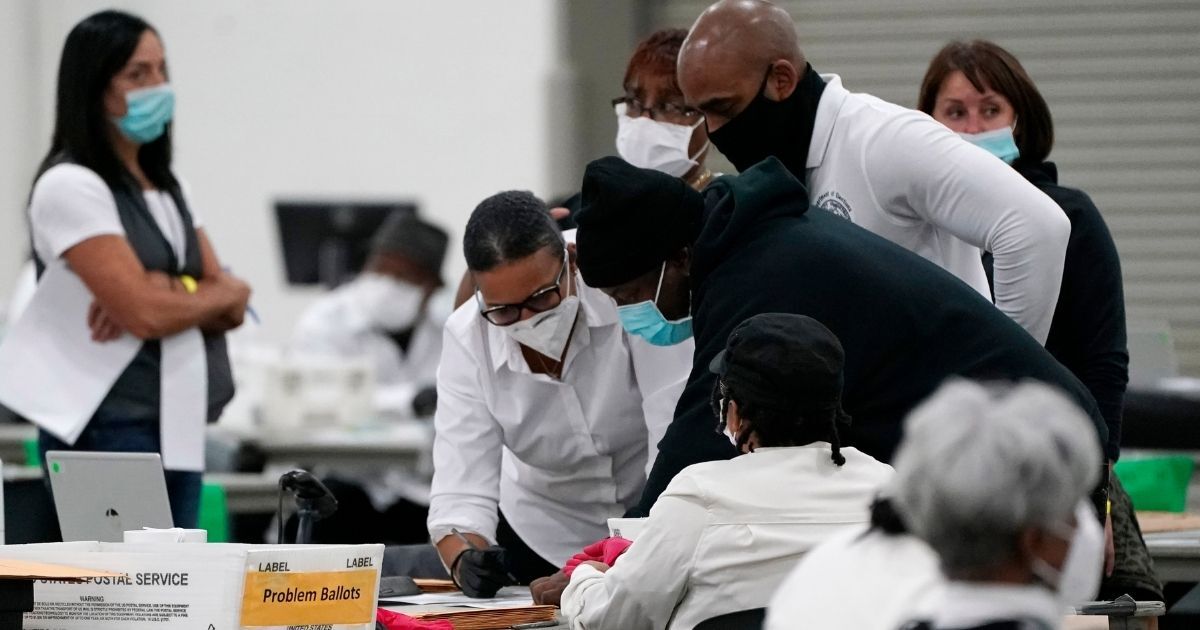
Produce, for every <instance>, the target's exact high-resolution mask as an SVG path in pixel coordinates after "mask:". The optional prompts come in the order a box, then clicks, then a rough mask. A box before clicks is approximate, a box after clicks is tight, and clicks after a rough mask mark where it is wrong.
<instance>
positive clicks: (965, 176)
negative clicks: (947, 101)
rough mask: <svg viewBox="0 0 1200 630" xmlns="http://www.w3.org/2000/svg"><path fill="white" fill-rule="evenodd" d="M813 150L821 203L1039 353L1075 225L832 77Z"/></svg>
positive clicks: (950, 137) (949, 136)
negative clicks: (1014, 330)
mask: <svg viewBox="0 0 1200 630" xmlns="http://www.w3.org/2000/svg"><path fill="white" fill-rule="evenodd" d="M822 78H824V79H825V80H826V85H825V91H824V93H823V94H822V95H821V101H820V103H819V104H818V105H817V115H816V122H815V125H814V129H813V136H812V142H811V144H810V145H809V149H808V162H807V164H806V166H807V183H808V187H809V194H810V196H811V199H812V203H813V205H816V206H819V207H821V208H824V209H825V210H828V211H830V212H833V213H834V214H837V215H839V216H842V217H844V218H848V219H850V220H851V221H853V222H854V223H855V224H857V225H861V226H862V227H864V228H866V229H868V230H870V231H872V232H874V233H876V234H878V235H880V236H882V237H884V238H886V239H888V240H890V241H892V242H893V243H896V244H897V245H900V246H902V247H904V248H906V249H908V250H910V251H913V252H915V253H917V254H920V255H921V256H923V257H925V258H927V259H929V260H930V261H933V262H934V263H936V264H938V265H940V266H941V267H942V268H943V269H945V270H947V271H949V272H950V273H952V274H954V275H955V276H958V278H959V279H961V280H962V281H963V282H966V283H967V284H969V285H971V286H972V287H973V288H975V290H977V291H979V292H980V293H982V294H983V296H984V297H986V298H988V299H989V300H990V299H991V297H992V294H991V292H990V291H989V289H988V283H987V277H986V275H985V274H984V270H983V265H982V263H981V262H980V250H986V251H989V252H992V255H993V256H994V258H995V268H994V282H995V296H996V299H995V303H996V306H997V307H998V308H999V309H1000V310H1001V311H1003V312H1004V313H1005V314H1006V315H1008V316H1009V317H1011V318H1012V319H1013V320H1014V321H1016V322H1017V323H1018V324H1020V325H1021V327H1022V328H1024V329H1025V330H1027V331H1029V334H1031V335H1033V337H1034V338H1035V339H1037V340H1038V341H1039V342H1041V343H1043V344H1044V343H1045V342H1046V336H1047V334H1049V332H1050V320H1051V319H1052V318H1053V316H1054V307H1055V305H1056V304H1057V302H1058V290H1059V286H1060V285H1061V284H1062V271H1063V261H1064V259H1065V258H1066V251H1067V239H1068V238H1069V237H1070V235H1071V223H1070V221H1069V220H1068V219H1067V217H1066V215H1065V214H1063V212H1062V209H1061V208H1059V207H1058V205H1057V204H1055V203H1054V201H1053V200H1051V199H1050V198H1049V197H1047V196H1046V195H1045V194H1043V193H1042V192H1041V191H1039V190H1038V189H1037V188H1035V187H1034V186H1033V185H1032V184H1030V183H1029V182H1027V181H1025V178H1023V177H1021V175H1019V174H1018V173H1017V172H1016V171H1015V170H1013V169H1012V168H1011V167H1010V166H1008V165H1007V164H1005V163H1004V162H1002V161H1000V160H998V159H996V158H995V157H994V156H992V155H991V154H989V153H987V152H986V151H984V150H983V149H980V148H978V147H976V146H974V145H972V144H970V143H968V142H966V141H964V140H962V139H961V138H959V137H958V135H957V134H955V133H954V132H952V131H950V130H949V129H947V128H946V127H945V126H943V125H942V124H941V123H939V122H937V121H935V120H933V119H932V118H930V117H929V116H926V115H925V114H923V113H921V112H918V111H915V110H911V109H907V108H904V107H900V106H899V105H894V104H892V103H888V102H886V101H882V100H880V99H878V98H875V97H874V96H870V95H868V94H858V93H851V92H849V91H847V90H846V88H844V87H842V81H841V79H840V78H839V77H838V76H837V75H832V74H831V75H822Z"/></svg>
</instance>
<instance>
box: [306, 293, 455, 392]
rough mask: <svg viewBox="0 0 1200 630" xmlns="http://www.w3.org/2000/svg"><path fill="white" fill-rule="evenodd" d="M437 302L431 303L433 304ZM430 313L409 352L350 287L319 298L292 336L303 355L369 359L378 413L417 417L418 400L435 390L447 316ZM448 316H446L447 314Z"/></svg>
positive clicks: (422, 320) (431, 309)
mask: <svg viewBox="0 0 1200 630" xmlns="http://www.w3.org/2000/svg"><path fill="white" fill-rule="evenodd" d="M434 303H435V300H433V299H430V304H431V305H432V304H434ZM437 311H438V309H437V308H429V309H427V312H426V314H425V316H424V317H422V318H421V320H420V321H419V322H418V323H417V325H416V329H415V330H414V332H413V336H412V340H411V341H410V342H409V344H408V351H407V352H404V351H402V350H401V349H400V347H399V346H397V345H396V343H395V342H394V341H392V339H391V338H390V337H388V336H387V335H385V334H383V333H382V332H380V331H378V330H376V329H375V328H374V327H373V326H372V325H371V321H370V319H369V318H368V316H367V313H366V312H365V310H364V309H363V307H362V305H361V304H359V302H358V301H357V299H356V295H355V292H354V287H353V285H352V283H351V284H345V285H342V286H340V287H338V288H336V289H334V290H333V291H331V292H329V293H328V294H327V295H324V296H322V297H321V298H319V299H318V300H317V301H316V302H315V303H313V305H312V306H310V307H309V308H308V310H307V311H305V312H304V315H303V316H302V317H301V318H300V322H299V323H298V324H297V325H296V330H295V332H294V334H293V336H292V345H291V347H292V349H293V350H294V351H296V352H298V353H302V354H311V355H316V356H333V357H338V358H343V359H349V358H357V357H367V358H369V359H370V361H371V364H372V366H373V367H374V369H375V407H376V409H378V410H380V411H392V412H397V413H401V414H406V415H407V414H411V413H412V400H413V397H414V396H416V395H417V393H418V392H420V391H421V389H422V388H425V387H431V386H433V385H434V384H435V379H436V376H437V365H438V360H439V359H440V358H441V354H442V326H443V325H444V324H445V317H444V315H442V316H439V315H438V314H437ZM443 312H444V311H443Z"/></svg>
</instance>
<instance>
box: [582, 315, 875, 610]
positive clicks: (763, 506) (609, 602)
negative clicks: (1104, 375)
mask: <svg viewBox="0 0 1200 630" xmlns="http://www.w3.org/2000/svg"><path fill="white" fill-rule="evenodd" d="M842 363H843V352H842V347H841V344H840V343H839V342H838V340H837V338H836V337H835V336H834V335H833V333H831V332H830V331H829V330H828V329H827V328H825V326H823V325H822V324H820V323H819V322H817V321H816V320H814V319H812V318H809V317H805V316H803V315H792V314H780V313H766V314H760V315H756V316H754V317H751V318H750V319H748V320H746V321H745V322H743V323H742V324H740V325H739V326H738V327H737V328H735V329H734V330H733V333H732V334H731V335H730V337H729V340H728V342H727V344H726V349H725V350H724V351H723V352H722V353H721V354H719V355H718V356H717V358H716V359H715V360H714V361H713V364H712V367H711V369H712V370H713V372H714V373H716V374H717V375H718V383H717V386H716V388H715V390H714V392H713V407H714V411H716V412H717V413H716V414H715V415H716V416H719V417H720V418H722V420H721V421H720V422H714V423H713V426H714V429H715V430H716V431H724V432H725V433H726V435H728V436H729V439H730V440H731V441H732V442H733V443H734V445H735V446H736V447H737V448H738V449H739V450H741V451H742V452H743V453H744V454H743V455H742V456H740V457H736V458H734V459H732V460H726V461H713V462H705V463H702V464H696V465H693V466H689V467H688V468H686V469H684V470H683V471H682V472H680V473H679V474H678V475H676V476H675V478H674V479H673V480H672V481H671V484H670V485H669V486H668V487H667V490H666V491H665V492H664V493H663V494H662V496H661V497H659V499H658V502H657V503H656V504H655V505H654V508H653V509H652V510H651V511H650V517H649V519H648V520H647V522H646V524H645V526H644V528H643V529H642V531H641V533H640V534H639V535H638V536H637V539H636V540H635V541H634V543H633V544H632V545H631V546H630V547H629V549H628V550H627V551H626V552H625V554H624V555H622V556H620V559H619V561H617V562H616V563H615V565H614V566H612V567H611V568H610V567H609V566H607V565H604V564H602V563H598V562H585V563H583V564H581V565H579V566H578V567H577V568H576V569H575V571H574V573H573V574H572V576H571V582H570V584H569V585H568V586H567V588H566V590H565V591H564V592H563V596H562V610H563V614H564V615H566V616H567V618H568V619H569V620H570V623H571V627H572V628H576V629H583V628H587V629H589V630H601V629H605V628H612V629H621V630H635V629H639V628H646V629H649V628H693V627H694V626H696V624H698V623H700V622H702V621H704V620H706V619H709V618H712V617H717V616H721V615H725V614H729V613H735V612H739V611H745V610H753V609H761V608H763V607H765V606H766V604H767V601H768V598H769V597H770V595H771V593H772V592H773V591H774V590H775V588H776V587H777V586H778V584H779V582H781V581H782V580H783V578H784V576H785V575H786V574H787V573H788V571H790V570H791V568H792V566H793V565H794V564H795V563H796V561H797V560H798V559H799V558H800V557H801V556H802V555H803V554H804V553H805V552H806V551H808V550H809V549H810V548H812V547H813V546H814V545H816V544H817V543H819V542H820V541H822V540H824V539H826V538H828V537H829V536H831V535H833V534H836V533H838V532H839V531H842V530H845V529H846V528H848V527H853V526H854V525H856V524H861V523H865V522H866V521H867V519H868V508H869V505H870V502H871V499H872V497H873V496H874V495H875V493H876V492H877V491H878V489H879V487H880V486H881V485H882V484H883V483H885V482H886V481H887V480H888V479H889V478H890V476H891V474H892V469H891V467H890V466H888V465H886V464H883V463H880V462H878V461H876V460H875V459H873V458H871V457H870V456H868V455H865V454H863V453H861V452H859V451H858V450H856V449H853V448H841V447H840V446H839V440H838V431H837V425H838V423H839V422H844V421H847V420H848V418H847V417H846V415H845V413H844V412H843V411H842V408H841V387H842ZM714 419H715V418H714Z"/></svg>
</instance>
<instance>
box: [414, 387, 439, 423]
mask: <svg viewBox="0 0 1200 630" xmlns="http://www.w3.org/2000/svg"><path fill="white" fill-rule="evenodd" d="M412 410H413V413H414V414H416V416H417V417H418V418H428V417H429V416H432V415H433V412H434V411H436V410H437V387H435V386H432V385H431V386H429V387H422V388H421V391H418V392H417V395H416V396H413V401H412Z"/></svg>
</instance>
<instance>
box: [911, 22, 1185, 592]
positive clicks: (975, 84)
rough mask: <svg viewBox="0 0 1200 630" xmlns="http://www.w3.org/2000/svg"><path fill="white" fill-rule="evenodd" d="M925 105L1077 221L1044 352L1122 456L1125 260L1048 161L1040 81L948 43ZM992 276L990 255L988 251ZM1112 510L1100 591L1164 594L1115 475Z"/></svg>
mask: <svg viewBox="0 0 1200 630" xmlns="http://www.w3.org/2000/svg"><path fill="white" fill-rule="evenodd" d="M917 109H919V110H921V111H923V112H925V113H926V114H929V115H930V116H932V117H933V118H934V119H935V120H937V121H938V122H941V123H942V124H944V125H946V126H947V127H949V128H950V129H951V130H953V131H955V132H958V133H959V135H961V136H962V137H963V139H965V140H967V141H968V142H971V143H972V144H975V145H977V146H979V147H981V148H983V149H984V150H986V151H988V152H989V153H992V154H993V155H995V156H996V157H998V158H1000V159H1002V160H1004V161H1005V162H1007V163H1009V164H1011V165H1012V166H1013V168H1015V169H1016V170H1017V172H1018V173H1020V174H1021V175H1022V176H1024V177H1025V179H1027V180H1028V181H1029V182H1030V183H1031V184H1033V185H1034V186H1036V187H1037V188H1038V189H1039V190H1041V191H1042V192H1044V193H1046V195H1047V196H1049V197H1050V198H1051V199H1053V200H1054V201H1055V202H1056V203H1057V204H1058V205H1059V206H1060V207H1062V209H1063V212H1064V213H1066V215H1067V218H1069V219H1070V221H1071V237H1070V240H1069V242H1068V244H1067V256H1066V264H1065V267H1064V269H1063V279H1062V288H1061V291H1060V293H1059V298H1058V304H1057V306H1056V308H1055V311H1054V319H1053V320H1052V322H1051V325H1050V334H1049V336H1048V337H1047V339H1046V350H1048V351H1049V352H1050V354H1052V355H1054V357H1055V358H1056V359H1058V361H1059V362H1060V363H1062V364H1063V365H1064V366H1066V367H1067V369H1069V370H1071V372H1072V373H1074V374H1075V376H1076V377H1077V378H1079V380H1080V381H1081V382H1083V384H1084V385H1085V386H1086V387H1087V388H1088V390H1089V391H1090V392H1091V394H1092V397H1093V398H1095V399H1096V403H1097V405H1098V406H1099V408H1100V411H1101V413H1102V414H1103V415H1104V418H1105V420H1106V422H1107V424H1108V435H1109V437H1108V443H1107V444H1105V454H1106V456H1107V459H1108V461H1109V462H1110V463H1111V462H1113V461H1115V460H1116V459H1117V457H1118V456H1119V454H1120V444H1121V413H1122V407H1123V401H1124V397H1125V386H1126V384H1127V383H1128V381H1129V352H1128V350H1127V348H1126V334H1125V297H1124V289H1123V287H1122V282H1121V263H1120V258H1119V257H1118V255H1117V248H1116V246H1115V245H1114V244H1113V240H1112V235H1111V234H1110V233H1109V230H1108V226H1107V225H1106V224H1105V223H1104V218H1103V217H1102V216H1101V215H1100V211H1099V210H1098V209H1097V208H1096V206H1095V204H1093V203H1092V200H1091V198H1089V197H1088V196H1087V194H1086V193H1084V192H1083V191H1081V190H1078V189H1075V188H1068V187H1066V186H1062V185H1060V184H1059V183H1058V169H1057V167H1056V166H1055V164H1054V163H1053V162H1050V161H1047V157H1048V156H1049V154H1050V150H1051V148H1052V147H1053V145H1054V123H1053V120H1052V118H1051V115H1050V108H1049V107H1048V106H1047V105H1046V100H1045V99H1044V98H1042V95H1041V93H1040V92H1039V91H1038V89H1037V86H1036V85H1035V84H1034V82H1033V79H1031V78H1030V77H1029V74H1028V73H1027V72H1026V71H1025V68H1024V67H1022V66H1021V62H1019V61H1018V60H1017V58H1016V57H1014V56H1013V55H1012V54H1011V53H1009V52H1008V51H1007V50H1005V49H1003V48H1001V47H1000V46H997V45H996V44H994V43H992V42H989V41H984V40H975V41H971V42H957V41H956V42H951V43H949V44H947V45H946V46H945V47H943V48H942V49H941V50H940V51H939V52H938V53H937V55H935V56H934V58H933V61H931V62H930V64H929V69H928V70H927V71H926V73H925V78H924V80H923V81H922V82H921V90H920V95H919V97H918V102H917ZM985 266H986V267H987V269H988V275H989V277H990V276H991V260H990V259H985ZM1111 488H1112V489H1111V493H1112V496H1111V500H1110V504H1111V507H1112V511H1111V518H1112V526H1113V531H1114V539H1115V540H1116V559H1115V567H1112V565H1110V567H1109V571H1107V573H1108V577H1107V579H1106V580H1105V583H1104V585H1103V587H1102V589H1101V595H1102V596H1105V597H1109V596H1111V597H1116V596H1118V595H1120V594H1122V593H1125V592H1128V593H1130V594H1132V595H1133V596H1134V597H1135V598H1137V599H1150V600H1157V599H1162V586H1161V584H1159V582H1158V580H1157V579H1156V578H1155V577H1154V571H1153V567H1152V565H1151V560H1150V557H1149V554H1148V553H1147V552H1146V546H1145V542H1144V541H1143V540H1142V537H1141V531H1140V529H1139V528H1138V525H1137V519H1136V517H1135V516H1134V514H1133V507H1132V505H1131V503H1130V501H1129V497H1128V495H1127V494H1125V492H1124V490H1123V489H1122V488H1121V487H1120V484H1119V483H1116V482H1115V480H1114V483H1113V484H1112V487H1111Z"/></svg>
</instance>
